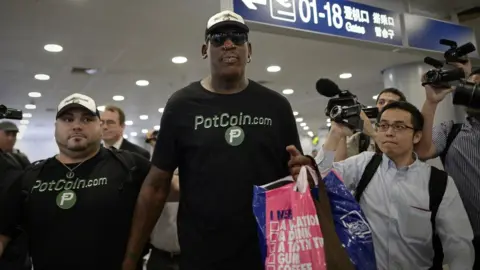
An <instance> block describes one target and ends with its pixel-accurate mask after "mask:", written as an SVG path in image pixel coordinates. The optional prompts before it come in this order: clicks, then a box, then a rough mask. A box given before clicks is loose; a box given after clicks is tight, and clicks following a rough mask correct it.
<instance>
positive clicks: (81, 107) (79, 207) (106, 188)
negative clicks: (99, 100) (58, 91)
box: [0, 94, 150, 270]
mask: <svg viewBox="0 0 480 270" xmlns="http://www.w3.org/2000/svg"><path fill="white" fill-rule="evenodd" d="M101 137H102V122H101V121H100V118H99V114H98V111H97V107H96V104H95V101H94V100H93V99H91V98H90V97H88V96H85V95H81V94H73V95H71V96H69V97H67V98H65V99H64V100H63V101H62V102H61V103H60V105H59V106H58V112H57V117H56V122H55V138H56V141H57V145H58V148H59V150H60V151H59V152H60V153H59V154H58V155H56V156H54V157H51V158H48V159H46V160H43V161H39V162H36V163H34V164H32V166H30V167H29V168H28V169H27V171H26V172H25V173H24V175H23V176H22V177H21V180H20V181H15V182H14V183H13V184H12V185H11V186H9V187H8V189H7V190H6V191H5V193H6V195H5V196H6V201H2V207H1V209H0V256H2V253H3V249H5V248H8V243H9V242H10V241H11V240H12V239H15V238H16V237H17V236H18V228H19V227H20V228H21V229H23V230H25V231H26V232H27V235H28V237H29V249H30V255H31V257H32V261H33V266H34V268H35V270H66V269H68V270H85V269H89V270H106V269H120V268H121V265H122V261H123V256H124V254H125V249H126V245H127V240H128V234H129V231H130V224H131V218H132V214H133V209H134V206H135V202H136V199H137V196H138V193H139V191H140V187H141V185H142V182H143V180H144V179H145V177H146V175H147V173H148V171H149V169H150V163H149V161H148V160H146V159H144V158H143V157H141V156H138V155H136V154H133V153H128V152H123V151H121V150H115V149H106V148H104V147H101V145H100V141H101Z"/></svg>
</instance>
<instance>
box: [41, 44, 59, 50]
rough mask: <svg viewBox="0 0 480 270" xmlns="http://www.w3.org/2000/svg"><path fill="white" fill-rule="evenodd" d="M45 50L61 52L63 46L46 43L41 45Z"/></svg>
mask: <svg viewBox="0 0 480 270" xmlns="http://www.w3.org/2000/svg"><path fill="white" fill-rule="evenodd" d="M43 48H44V49H45V51H47V52H61V51H63V47H62V46H60V45H57V44H47V45H45V46H44V47H43Z"/></svg>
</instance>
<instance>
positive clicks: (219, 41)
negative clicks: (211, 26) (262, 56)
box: [208, 33, 248, 47]
mask: <svg viewBox="0 0 480 270" xmlns="http://www.w3.org/2000/svg"><path fill="white" fill-rule="evenodd" d="M208 40H209V41H210V43H211V44H212V45H213V46H215V47H220V46H223V45H224V44H225V41H227V40H231V41H232V43H233V44H235V45H236V46H240V45H243V44H245V42H247V41H248V36H247V34H246V33H216V34H211V35H209V36H208Z"/></svg>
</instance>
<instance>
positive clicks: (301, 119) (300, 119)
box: [295, 117, 303, 122]
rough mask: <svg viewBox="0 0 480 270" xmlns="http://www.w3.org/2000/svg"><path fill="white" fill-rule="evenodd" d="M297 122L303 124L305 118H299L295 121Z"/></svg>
mask: <svg viewBox="0 0 480 270" xmlns="http://www.w3.org/2000/svg"><path fill="white" fill-rule="evenodd" d="M295 120H296V121H297V122H303V118H301V117H299V118H297V119H295Z"/></svg>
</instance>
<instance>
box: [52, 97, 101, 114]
mask: <svg viewBox="0 0 480 270" xmlns="http://www.w3.org/2000/svg"><path fill="white" fill-rule="evenodd" d="M71 108H84V109H87V110H88V111H89V112H91V113H92V114H93V115H96V116H100V113H99V112H98V110H97V105H96V103H95V100H93V99H92V98H91V97H89V96H86V95H83V94H78V93H75V94H72V95H70V96H68V97H66V98H65V99H63V100H62V101H61V102H60V104H58V108H57V117H56V118H58V117H59V116H60V115H61V114H62V113H64V112H65V111H66V110H68V109H71Z"/></svg>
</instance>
